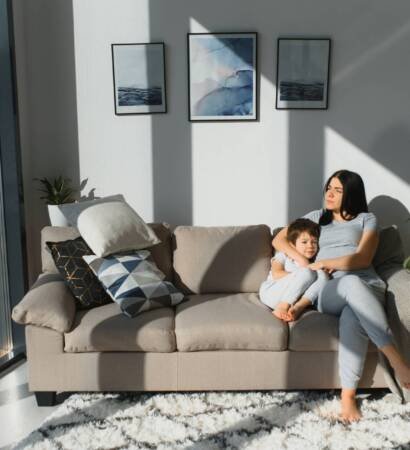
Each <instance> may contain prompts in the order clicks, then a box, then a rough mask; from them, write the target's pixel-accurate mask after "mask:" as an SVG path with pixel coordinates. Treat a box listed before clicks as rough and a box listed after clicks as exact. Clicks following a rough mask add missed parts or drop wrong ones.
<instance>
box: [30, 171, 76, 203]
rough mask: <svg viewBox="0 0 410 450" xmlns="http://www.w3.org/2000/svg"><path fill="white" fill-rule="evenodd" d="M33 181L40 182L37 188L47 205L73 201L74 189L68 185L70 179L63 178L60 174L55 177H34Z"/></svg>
mask: <svg viewBox="0 0 410 450" xmlns="http://www.w3.org/2000/svg"><path fill="white" fill-rule="evenodd" d="M34 180H35V181H38V182H39V183H41V185H42V187H41V188H40V189H39V191H40V192H42V193H43V194H45V195H43V196H42V197H40V199H41V200H45V201H46V204H47V205H61V204H63V203H71V202H73V201H74V198H73V195H74V193H75V189H73V188H72V187H71V186H70V183H71V180H70V179H69V178H63V177H62V176H61V175H60V176H59V177H56V178H50V179H49V178H46V177H44V178H35V179H34Z"/></svg>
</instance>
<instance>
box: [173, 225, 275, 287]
mask: <svg viewBox="0 0 410 450" xmlns="http://www.w3.org/2000/svg"><path fill="white" fill-rule="evenodd" d="M271 242H272V236H271V234H270V229H269V228H268V227H267V226H266V225H250V226H240V227H198V226H179V227H177V228H176V229H175V230H174V243H173V244H174V270H175V275H174V281H175V287H176V288H177V289H180V290H181V291H182V292H184V293H187V294H192V293H194V294H212V293H221V292H225V293H231V292H238V293H239V292H258V291H259V287H260V285H261V283H262V281H264V280H265V278H266V276H267V274H268V272H269V268H270V259H271V257H272V244H271Z"/></svg>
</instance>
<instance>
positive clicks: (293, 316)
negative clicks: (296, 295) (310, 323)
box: [287, 298, 312, 322]
mask: <svg viewBox="0 0 410 450" xmlns="http://www.w3.org/2000/svg"><path fill="white" fill-rule="evenodd" d="M311 305H312V303H311V302H310V300H307V299H304V298H301V299H300V300H298V301H297V302H296V303H295V304H294V305H292V306H291V307H290V308H289V309H288V313H287V314H288V321H289V322H293V321H295V320H297V319H299V317H300V316H301V314H302V313H303V311H304V310H305V309H306V308H307V307H308V306H311Z"/></svg>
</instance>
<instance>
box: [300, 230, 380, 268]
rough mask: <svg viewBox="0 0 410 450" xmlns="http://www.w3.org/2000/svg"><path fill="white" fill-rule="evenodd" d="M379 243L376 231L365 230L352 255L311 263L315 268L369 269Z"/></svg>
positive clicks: (311, 266)
mask: <svg viewBox="0 0 410 450" xmlns="http://www.w3.org/2000/svg"><path fill="white" fill-rule="evenodd" d="M378 243H379V235H378V233H377V232H376V231H373V230H372V231H364V232H363V234H362V237H361V239H360V242H359V245H358V246H357V249H356V252H355V253H353V254H352V255H346V256H341V257H339V258H331V259H322V260H321V261H315V262H314V263H312V264H310V265H309V267H310V268H311V269H313V270H320V269H324V270H360V269H367V268H368V267H369V266H370V265H371V263H372V261H373V257H374V254H375V253H376V250H377V245H378Z"/></svg>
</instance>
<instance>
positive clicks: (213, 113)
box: [188, 33, 257, 121]
mask: <svg viewBox="0 0 410 450" xmlns="http://www.w3.org/2000/svg"><path fill="white" fill-rule="evenodd" d="M256 39H257V35H256V33H217V34H214V33H212V34H209V33H190V34H188V63H189V64H188V78H189V120H191V121H215V120H216V121H221V120H256V119H257V103H256V92H257V89H256V83H257V77H256V48H257V47H256Z"/></svg>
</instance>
